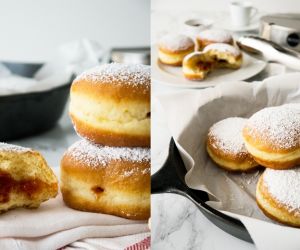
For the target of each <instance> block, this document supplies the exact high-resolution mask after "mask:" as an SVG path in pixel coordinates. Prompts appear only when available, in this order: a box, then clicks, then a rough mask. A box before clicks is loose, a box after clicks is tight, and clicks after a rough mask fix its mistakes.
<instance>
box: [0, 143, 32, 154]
mask: <svg viewBox="0 0 300 250" xmlns="http://www.w3.org/2000/svg"><path fill="white" fill-rule="evenodd" d="M1 151H4V152H18V153H25V152H29V151H32V150H31V149H30V148H25V147H21V146H17V145H12V144H7V143H4V142H0V152H1Z"/></svg>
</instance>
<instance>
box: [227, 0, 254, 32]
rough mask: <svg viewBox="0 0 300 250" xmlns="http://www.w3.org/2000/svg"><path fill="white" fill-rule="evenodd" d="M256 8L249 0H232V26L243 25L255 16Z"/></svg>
mask: <svg viewBox="0 0 300 250" xmlns="http://www.w3.org/2000/svg"><path fill="white" fill-rule="evenodd" d="M257 12H258V10H257V8H255V7H253V6H252V3H251V2H250V1H233V2H231V3H230V16H231V23H232V25H233V26H234V27H245V26H247V25H249V23H250V21H251V20H252V19H253V18H254V17H255V16H256V14H257Z"/></svg>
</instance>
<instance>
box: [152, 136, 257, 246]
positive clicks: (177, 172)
mask: <svg viewBox="0 0 300 250" xmlns="http://www.w3.org/2000/svg"><path fill="white" fill-rule="evenodd" d="M186 172H187V171H186V168H185V166H184V163H183V161H182V159H181V156H180V154H179V151H178V149H177V147H176V144H175V142H174V140H173V138H172V139H171V141H170V146H169V155H168V158H167V160H166V162H165V163H164V165H163V167H162V168H161V169H160V170H159V171H158V172H157V173H155V174H154V175H152V177H151V193H152V194H158V193H174V194H179V195H182V196H184V197H186V198H188V199H189V200H191V201H192V202H193V203H194V204H195V205H196V206H197V207H198V209H199V210H200V211H201V212H202V213H203V214H204V216H205V217H206V218H208V219H209V220H210V221H211V222H212V223H214V224H215V225H216V226H218V227H219V228H221V229H222V230H223V231H225V232H227V233H229V234H231V235H233V236H235V237H237V238H239V239H242V240H245V241H248V242H251V243H253V240H252V239H251V237H250V234H249V233H248V231H247V229H246V228H245V226H244V225H243V224H242V223H241V221H240V220H237V219H235V218H232V217H230V216H228V215H226V214H223V213H221V212H219V211H218V210H216V209H214V208H212V207H210V206H209V205H207V204H206V203H205V202H206V201H208V194H207V193H206V192H204V191H199V190H194V189H191V188H189V187H188V186H187V185H186V184H185V181H184V176H185V174H186Z"/></svg>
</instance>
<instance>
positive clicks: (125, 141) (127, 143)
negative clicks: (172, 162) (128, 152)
mask: <svg viewBox="0 0 300 250" xmlns="http://www.w3.org/2000/svg"><path fill="white" fill-rule="evenodd" d="M70 116H71V119H72V121H73V123H74V125H75V128H76V131H77V133H78V134H80V135H81V136H82V137H84V138H86V139H88V140H90V141H92V142H94V143H97V144H103V145H107V146H118V147H150V135H144V136H142V135H131V134H124V133H114V132H112V131H105V130H102V129H100V128H97V127H92V126H90V125H89V124H87V123H84V122H82V121H81V120H79V119H77V118H76V117H75V116H74V115H72V114H70Z"/></svg>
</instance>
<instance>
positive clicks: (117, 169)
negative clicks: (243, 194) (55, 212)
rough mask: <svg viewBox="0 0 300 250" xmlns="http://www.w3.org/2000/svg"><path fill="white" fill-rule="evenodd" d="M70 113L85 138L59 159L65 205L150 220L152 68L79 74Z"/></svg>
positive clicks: (123, 66)
mask: <svg viewBox="0 0 300 250" xmlns="http://www.w3.org/2000/svg"><path fill="white" fill-rule="evenodd" d="M70 98H71V101H70V108H69V113H70V117H71V120H72V122H73V125H74V128H75V130H76V132H77V133H78V135H79V136H80V137H81V138H82V139H81V140H79V141H77V142H75V143H74V144H73V145H71V146H70V147H69V149H68V150H67V151H66V152H65V154H64V156H63V158H62V160H61V192H62V195H63V199H64V202H65V203H66V205H67V206H69V207H71V208H74V209H78V210H82V211H89V212H98V213H106V214H111V215H116V216H120V217H124V218H128V219H137V220H145V219H148V218H149V216H150V67H149V66H145V65H137V64H117V63H112V64H105V65H101V66H98V67H95V68H93V69H90V70H88V71H86V72H84V73H82V74H81V75H79V76H78V77H77V78H76V79H75V80H74V82H73V84H72V87H71V93H70Z"/></svg>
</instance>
